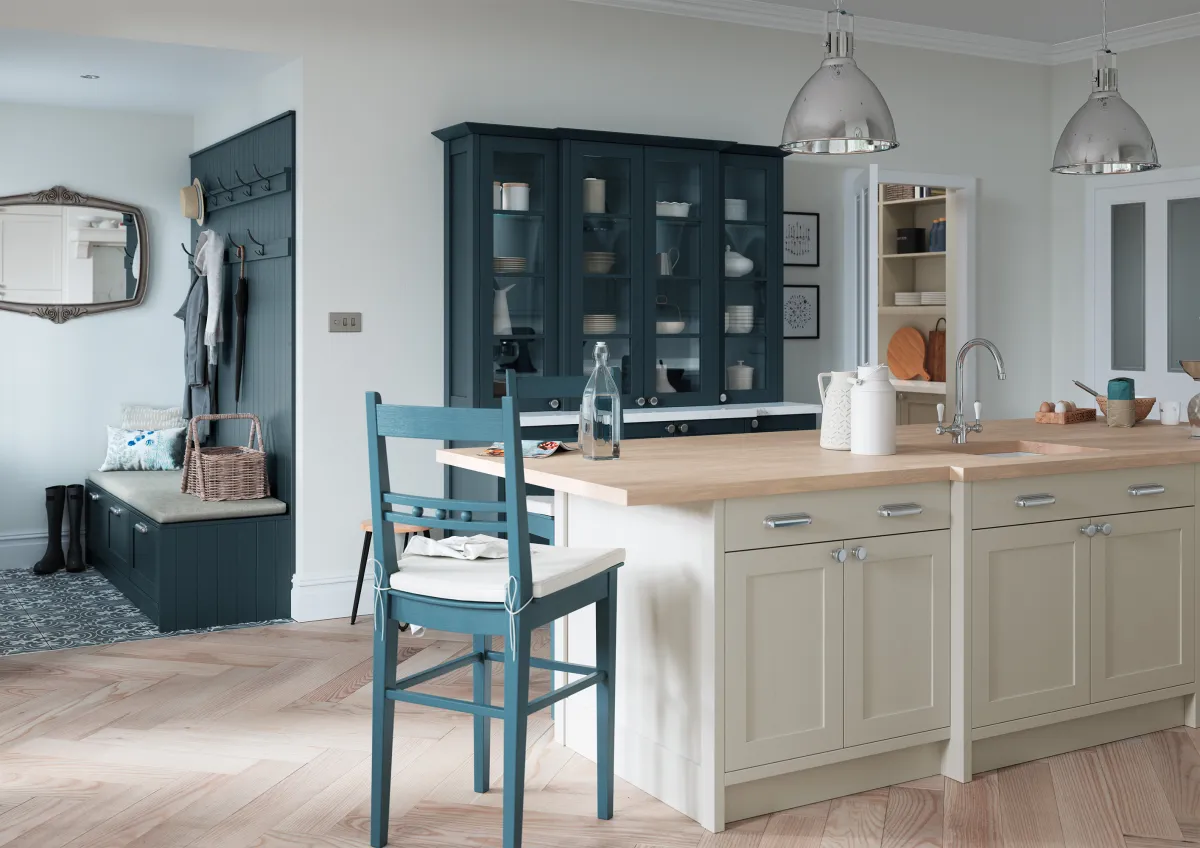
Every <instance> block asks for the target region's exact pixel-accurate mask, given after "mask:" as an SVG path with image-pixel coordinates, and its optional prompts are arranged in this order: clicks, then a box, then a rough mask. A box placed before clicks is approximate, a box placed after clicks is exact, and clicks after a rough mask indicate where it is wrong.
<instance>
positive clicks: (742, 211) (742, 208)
mask: <svg viewBox="0 0 1200 848" xmlns="http://www.w3.org/2000/svg"><path fill="white" fill-rule="evenodd" d="M747 208H748V204H747V202H746V201H745V200H744V199H741V198H736V197H727V198H725V220H726V221H745V220H746V211H747Z"/></svg>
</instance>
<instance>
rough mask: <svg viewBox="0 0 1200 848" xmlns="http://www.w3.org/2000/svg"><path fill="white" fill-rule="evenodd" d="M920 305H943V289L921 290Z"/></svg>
mask: <svg viewBox="0 0 1200 848" xmlns="http://www.w3.org/2000/svg"><path fill="white" fill-rule="evenodd" d="M921 305H922V306H945V305H946V293H945V292H944V291H927V292H921Z"/></svg>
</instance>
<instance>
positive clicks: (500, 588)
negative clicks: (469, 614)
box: [388, 545, 625, 604]
mask: <svg viewBox="0 0 1200 848" xmlns="http://www.w3.org/2000/svg"><path fill="white" fill-rule="evenodd" d="M529 549H530V551H531V552H532V555H531V556H530V559H529V567H530V570H531V571H532V572H533V597H535V598H544V597H547V596H548V595H552V594H554V593H555V592H561V591H562V590H563V589H566V588H568V587H570V586H574V585H575V584H576V583H581V582H583V581H584V580H587V579H588V578H589V577H595V576H596V575H597V574H601V573H603V572H605V571H608V569H610V568H612V567H613V566H616V565H620V564H621V563H623V562H624V561H625V550H624V549H623V548H612V549H611V550H605V549H604V548H570V547H567V548H563V547H552V546H550V545H530V546H529ZM398 566H399V567H398V569H397V571H396V573H395V574H393V575H392V576H391V578H389V580H388V585H389V586H391V588H393V589H396V590H397V591H400V592H408V593H409V594H412V595H426V596H429V597H433V598H443V599H445V600H448V601H477V602H480V603H491V604H502V603H504V593H505V590H506V589H507V587H508V560H507V559H476V560H461V559H450V558H448V557H431V556H402V557H400V561H399V563H398Z"/></svg>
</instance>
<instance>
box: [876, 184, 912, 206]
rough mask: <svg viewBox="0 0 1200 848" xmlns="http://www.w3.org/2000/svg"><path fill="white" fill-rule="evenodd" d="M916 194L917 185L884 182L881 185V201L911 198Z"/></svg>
mask: <svg viewBox="0 0 1200 848" xmlns="http://www.w3.org/2000/svg"><path fill="white" fill-rule="evenodd" d="M916 196H917V187H916V186H910V185H893V184H891V183H886V184H884V186H883V202H884V203H887V202H888V201H891V200H912V199H913V198H915V197H916Z"/></svg>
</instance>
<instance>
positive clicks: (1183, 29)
mask: <svg viewBox="0 0 1200 848" xmlns="http://www.w3.org/2000/svg"><path fill="white" fill-rule="evenodd" d="M573 2H577V3H591V4H594V5H600V6H613V7H616V8H620V9H634V10H638V11H642V12H657V13H659V14H664V15H680V16H683V17H688V18H699V19H701V20H707V21H719V22H721V23H730V24H742V25H744V26H757V27H765V28H766V29H779V30H787V31H791V32H804V33H809V34H811V35H821V34H823V33H824V32H825V13H824V12H822V11H819V10H816V9H801V8H798V7H796V6H784V5H781V4H778V3H769V2H765V0H573ZM855 24H856V28H855V38H857V39H858V40H859V41H873V42H876V43H879V44H891V45H896V46H899V47H916V48H920V49H923V50H938V51H942V52H945V53H961V54H964V55H967V56H980V57H983V58H988V59H1005V60H1008V61H1012V62H1025V63H1027V64H1033V65H1065V64H1068V63H1070V62H1079V61H1083V60H1086V59H1090V58H1091V56H1092V53H1094V52H1095V51H1096V49H1097V48H1098V47H1099V44H1100V38H1099V36H1093V37H1090V38H1081V39H1076V40H1075V41H1064V42H1061V43H1059V44H1046V43H1043V42H1039V41H1025V40H1022V39H1019V38H1002V37H1000V36H994V35H981V34H979V33H973V32H960V31H958V30H951V29H942V28H940V27H931V26H921V25H919V24H905V23H898V22H895V21H885V20H881V19H880V18H868V17H864V16H862V15H855ZM1197 36H1200V12H1196V13H1193V14H1190V15H1183V16H1181V17H1178V18H1170V19H1168V20H1165V21H1155V22H1154V23H1149V24H1143V25H1142V26H1136V27H1130V28H1128V29H1122V30H1117V31H1115V32H1111V33H1109V36H1108V42H1109V47H1110V48H1111V49H1112V50H1114V51H1116V52H1118V53H1119V52H1121V51H1124V50H1136V49H1139V48H1142V47H1153V46H1155V45H1158V44H1166V43H1168V42H1171V41H1180V40H1182V39H1185V38H1195V37H1197Z"/></svg>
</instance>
